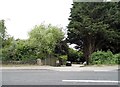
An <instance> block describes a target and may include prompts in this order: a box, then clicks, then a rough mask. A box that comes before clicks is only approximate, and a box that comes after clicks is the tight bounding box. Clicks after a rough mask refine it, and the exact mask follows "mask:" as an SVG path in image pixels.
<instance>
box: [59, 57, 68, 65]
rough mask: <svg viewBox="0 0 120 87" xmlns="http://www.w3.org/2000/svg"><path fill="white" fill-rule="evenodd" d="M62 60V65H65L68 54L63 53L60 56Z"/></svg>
mask: <svg viewBox="0 0 120 87" xmlns="http://www.w3.org/2000/svg"><path fill="white" fill-rule="evenodd" d="M60 61H61V63H62V65H65V64H66V61H67V55H61V56H60Z"/></svg>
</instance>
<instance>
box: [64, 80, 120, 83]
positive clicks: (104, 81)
mask: <svg viewBox="0 0 120 87" xmlns="http://www.w3.org/2000/svg"><path fill="white" fill-rule="evenodd" d="M62 82H89V83H95V82H96V83H119V82H120V81H112V80H62Z"/></svg>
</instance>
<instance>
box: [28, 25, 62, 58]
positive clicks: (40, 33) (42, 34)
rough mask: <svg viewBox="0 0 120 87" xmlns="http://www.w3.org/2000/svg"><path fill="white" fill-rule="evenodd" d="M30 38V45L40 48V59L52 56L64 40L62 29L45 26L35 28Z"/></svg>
mask: <svg viewBox="0 0 120 87" xmlns="http://www.w3.org/2000/svg"><path fill="white" fill-rule="evenodd" d="M29 36H30V38H29V41H30V44H31V45H34V46H35V47H37V48H38V53H37V54H38V55H40V58H45V57H48V55H49V56H50V55H51V54H52V53H53V52H54V50H55V47H56V45H57V44H58V43H59V42H60V41H61V40H62V39H63V38H64V34H63V32H62V31H61V28H58V27H56V26H51V25H48V26H45V25H43V24H41V25H39V26H35V27H34V29H33V30H32V31H31V32H30V33H29Z"/></svg>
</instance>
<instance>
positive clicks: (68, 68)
mask: <svg viewBox="0 0 120 87" xmlns="http://www.w3.org/2000/svg"><path fill="white" fill-rule="evenodd" d="M1 69H2V70H4V69H25V70H29V69H30V70H32V69H33V70H37V69H38V70H54V71H113V70H118V69H119V68H118V65H112V66H83V65H80V64H72V66H62V67H53V66H38V65H36V66H11V67H10V66H2V67H1Z"/></svg>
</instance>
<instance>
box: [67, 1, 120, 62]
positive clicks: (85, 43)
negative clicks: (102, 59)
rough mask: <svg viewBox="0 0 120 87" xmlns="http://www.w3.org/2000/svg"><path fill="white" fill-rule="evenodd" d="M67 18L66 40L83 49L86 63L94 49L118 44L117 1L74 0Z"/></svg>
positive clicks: (119, 9)
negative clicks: (68, 21) (81, 1)
mask: <svg viewBox="0 0 120 87" xmlns="http://www.w3.org/2000/svg"><path fill="white" fill-rule="evenodd" d="M69 20H70V23H69V25H68V38H67V40H68V41H69V42H70V43H74V44H77V45H78V47H79V48H80V50H83V53H84V58H85V60H86V61H87V64H89V60H90V55H91V54H92V53H93V52H94V51H96V50H99V49H102V48H103V47H104V46H106V45H108V44H109V47H108V48H110V46H112V45H111V44H112V43H114V44H115V45H117V47H118V45H119V44H120V41H118V40H119V39H120V3H119V2H116V3H102V2H101V3H100V2H98V3H97V2H89V3H88V2H86V3H84V2H83V3H79V2H74V3H73V7H72V8H71V15H70V18H69ZM116 41H117V42H116ZM115 45H114V46H113V47H115ZM108 48H107V49H108Z"/></svg>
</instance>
